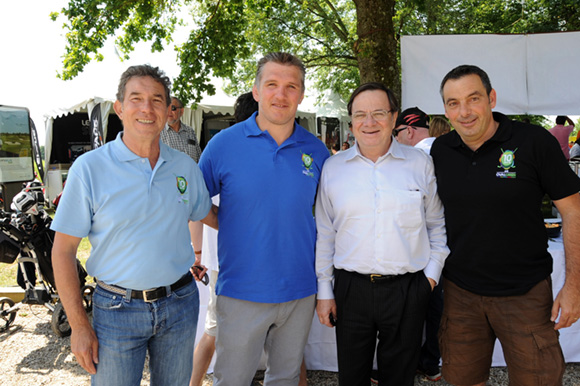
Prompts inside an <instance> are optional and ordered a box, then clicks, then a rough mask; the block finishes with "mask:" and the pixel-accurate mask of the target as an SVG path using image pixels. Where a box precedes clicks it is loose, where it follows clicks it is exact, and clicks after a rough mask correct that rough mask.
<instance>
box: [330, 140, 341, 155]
mask: <svg viewBox="0 0 580 386" xmlns="http://www.w3.org/2000/svg"><path fill="white" fill-rule="evenodd" d="M330 150H331V151H332V155H335V154H337V153H340V145H339V144H338V142H337V143H335V144H334V145H332V149H330Z"/></svg>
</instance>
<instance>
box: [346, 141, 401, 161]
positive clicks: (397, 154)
mask: <svg viewBox="0 0 580 386" xmlns="http://www.w3.org/2000/svg"><path fill="white" fill-rule="evenodd" d="M401 146H403V145H401V144H400V143H399V141H397V140H396V139H395V137H391V146H389V150H387V152H386V153H385V154H383V155H382V156H380V157H379V159H378V160H377V163H378V162H380V161H381V160H383V159H385V158H386V157H387V156H388V155H389V154H390V155H391V157H393V158H400V159H405V158H406V157H405V153H404V152H403V151H402V149H401ZM343 152H344V153H347V155H346V160H347V161H350V160H352V159H354V158H357V157H361V158H364V159H368V158H366V157H365V156H363V155H362V154H361V152H360V149H359V148H358V143H356V142H355V143H354V145H353V146H351V147H350V148H349V149H347V150H343Z"/></svg>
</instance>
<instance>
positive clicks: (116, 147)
mask: <svg viewBox="0 0 580 386" xmlns="http://www.w3.org/2000/svg"><path fill="white" fill-rule="evenodd" d="M122 137H123V132H122V131H120V132H119V133H118V134H117V138H115V140H114V141H113V142H111V146H112V149H113V153H114V154H115V155H116V156H117V158H118V159H119V161H121V162H129V161H134V160H137V159H142V158H143V157H140V156H138V155H137V154H135V153H133V152H132V151H131V150H130V149H129V148H128V147H127V145H125V142H123V138H122ZM159 149H160V150H159V159H160V160H163V161H169V160H171V159H172V155H171V151H170V150H169V149H170V148H169V146H167V145H166V144H164V143H163V142H161V138H159Z"/></svg>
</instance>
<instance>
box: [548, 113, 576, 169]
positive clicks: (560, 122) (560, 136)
mask: <svg viewBox="0 0 580 386" xmlns="http://www.w3.org/2000/svg"><path fill="white" fill-rule="evenodd" d="M566 123H568V125H567V126H566ZM572 131H574V122H573V121H572V120H571V119H570V118H568V117H567V116H564V115H558V116H557V117H556V126H554V127H552V128H551V129H550V134H552V135H553V136H554V137H556V139H557V140H558V143H559V144H560V148H561V149H562V152H563V153H564V157H566V159H567V160H569V159H570V146H569V144H568V143H569V140H570V133H571V132H572Z"/></svg>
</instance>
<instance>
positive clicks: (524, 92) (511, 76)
mask: <svg viewBox="0 0 580 386" xmlns="http://www.w3.org/2000/svg"><path fill="white" fill-rule="evenodd" d="M579 63H580V32H557V33H548V34H531V35H493V34H489V35H426V36H403V37H402V39H401V67H402V94H403V97H402V108H403V109H405V108H408V107H413V106H418V107H419V108H420V109H422V110H423V111H425V112H426V113H428V114H443V113H444V110H443V103H442V101H441V96H440V95H439V85H440V83H441V80H442V79H443V77H444V76H445V74H447V73H448V72H449V71H450V70H451V69H453V68H454V67H456V66H458V65H461V64H474V65H476V66H479V67H481V68H482V69H483V70H484V71H485V72H487V74H488V75H489V78H490V80H491V84H492V87H493V88H494V89H495V90H496V91H497V99H498V101H497V106H496V109H497V111H500V112H502V113H505V114H537V115H578V114H579V112H580V105H578V101H579V100H580V71H578V65H579Z"/></svg>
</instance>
